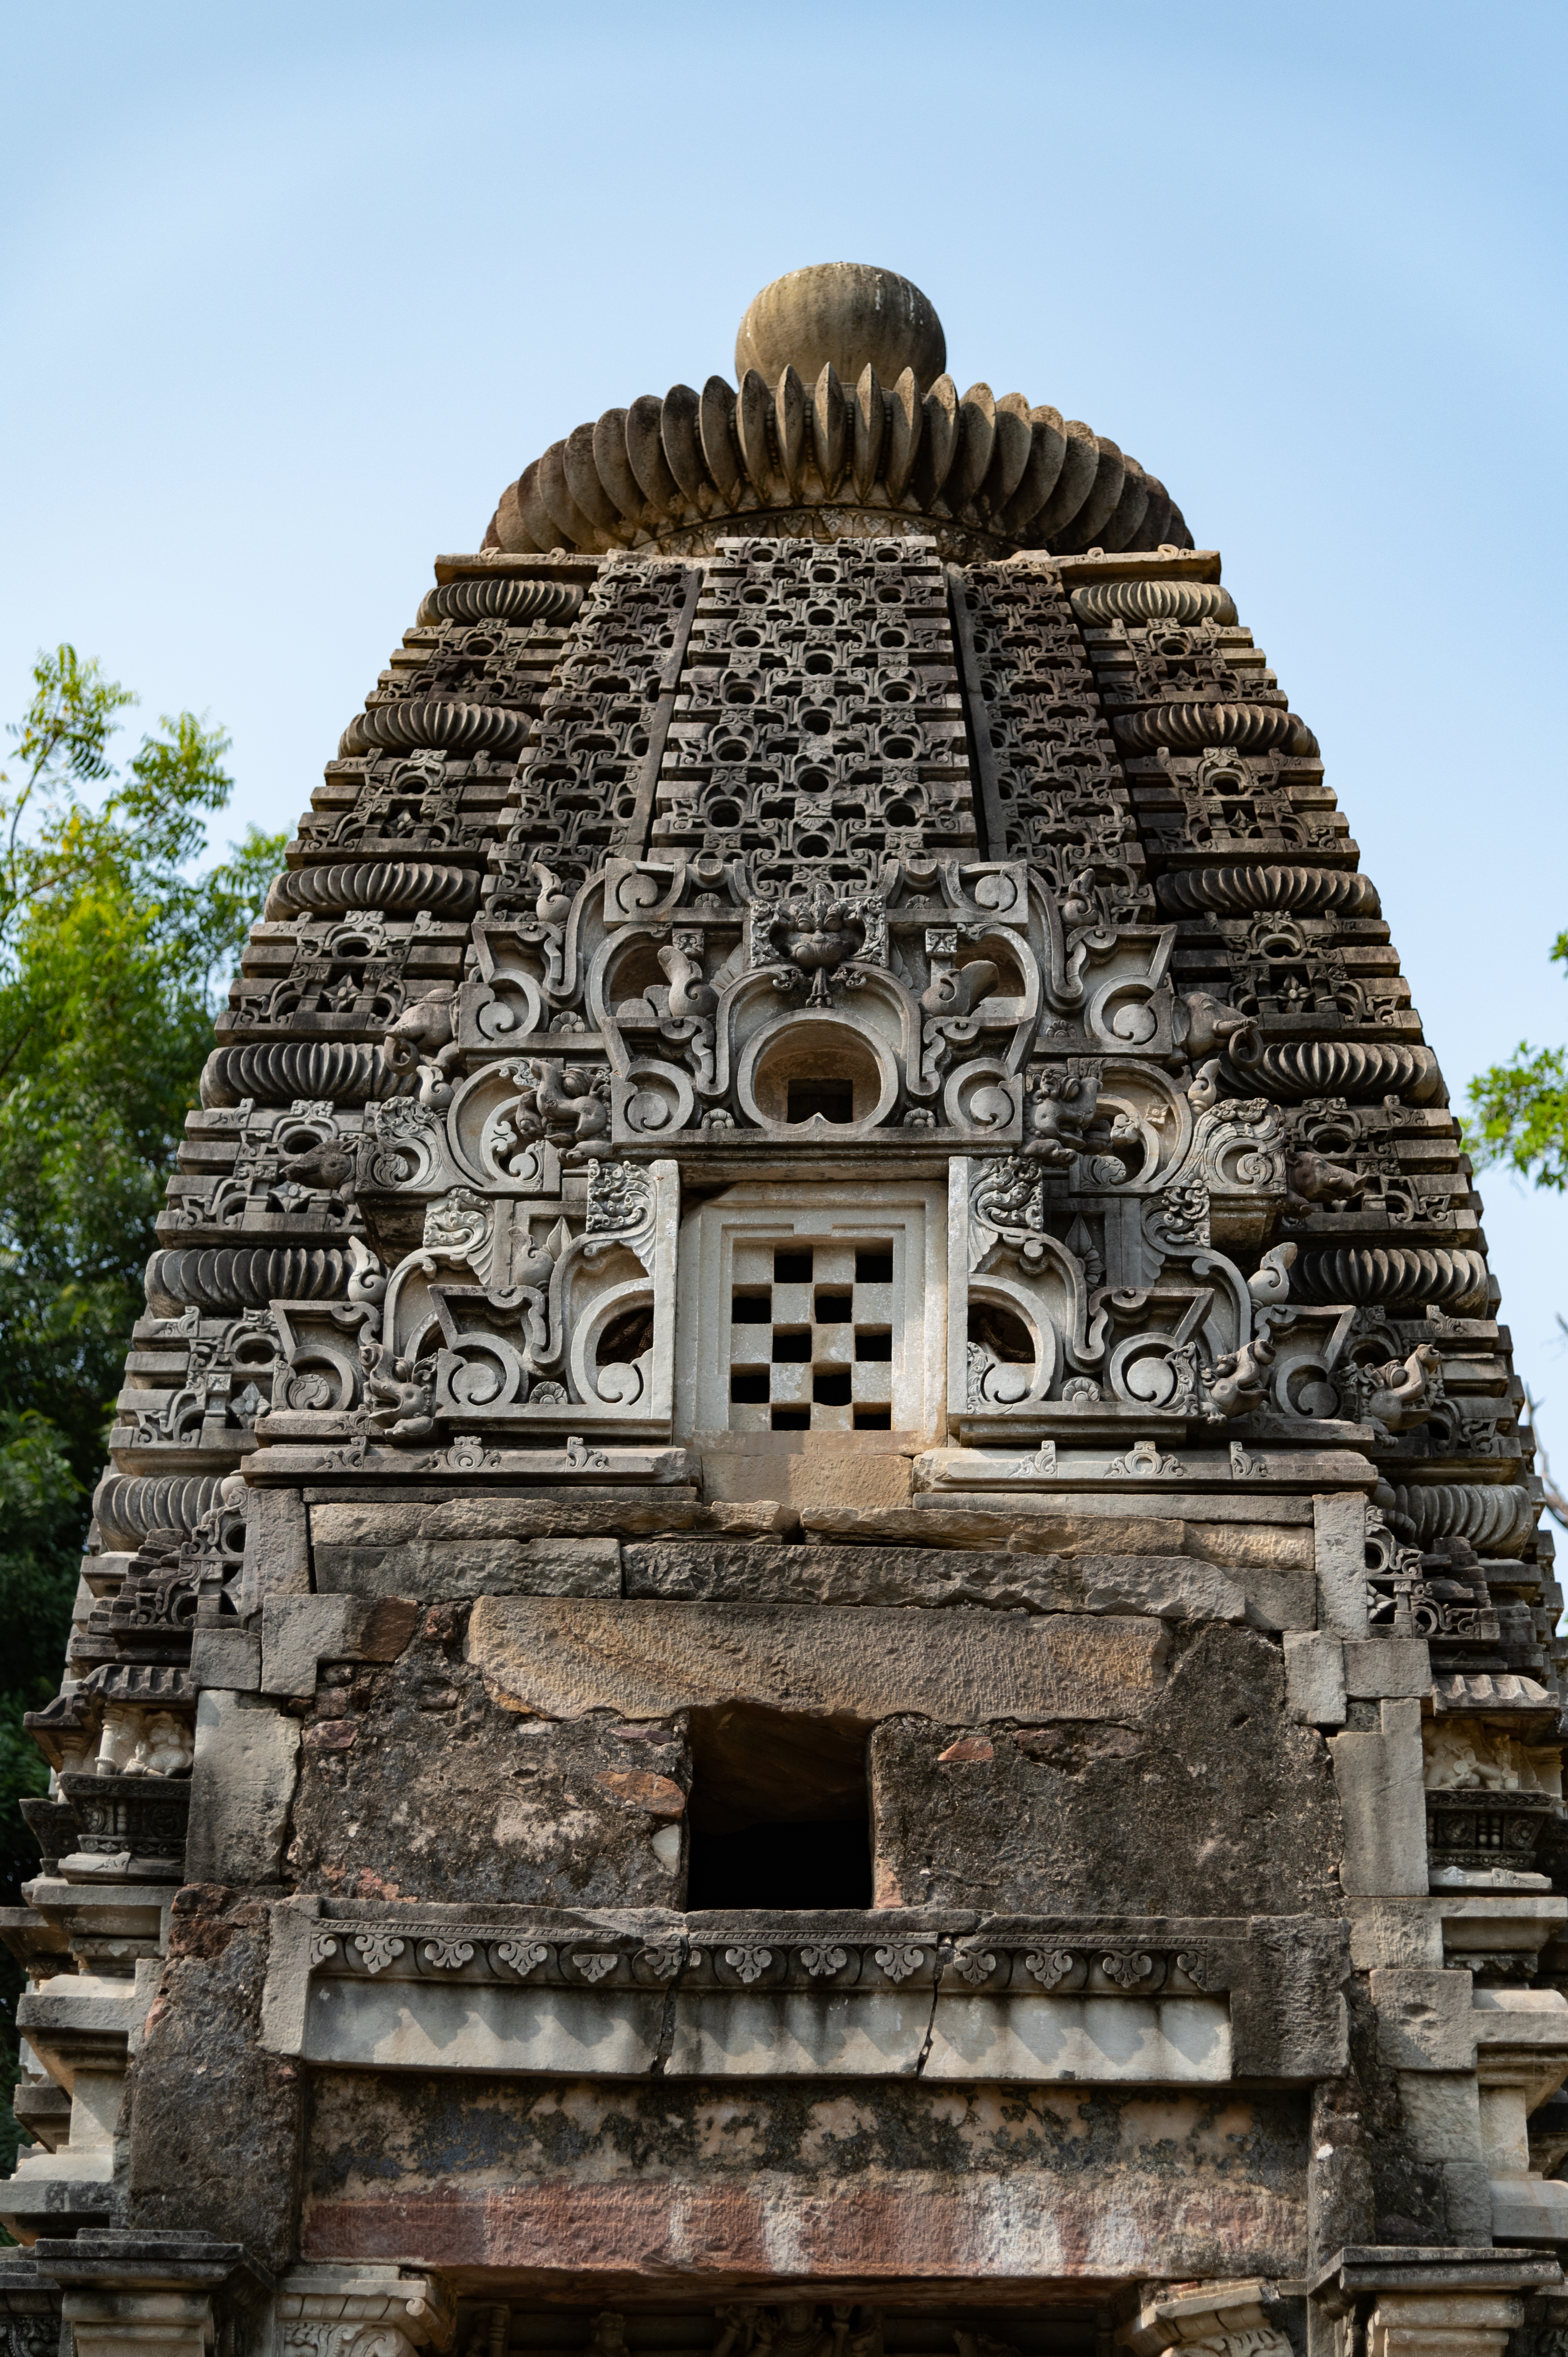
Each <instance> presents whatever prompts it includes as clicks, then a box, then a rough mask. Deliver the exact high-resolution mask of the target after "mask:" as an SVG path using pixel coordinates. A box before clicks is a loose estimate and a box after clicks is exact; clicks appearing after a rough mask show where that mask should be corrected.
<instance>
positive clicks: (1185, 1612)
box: [1083, 1555, 1247, 1620]
mask: <svg viewBox="0 0 1568 2357" xmlns="http://www.w3.org/2000/svg"><path fill="white" fill-rule="evenodd" d="M1083 1608H1084V1610H1085V1611H1086V1612H1149V1613H1153V1614H1155V1616H1156V1617H1157V1618H1158V1619H1160V1620H1242V1619H1244V1618H1245V1615H1246V1610H1247V1598H1246V1595H1245V1593H1244V1591H1243V1590H1242V1588H1241V1587H1240V1584H1239V1583H1238V1582H1237V1581H1236V1580H1234V1579H1230V1578H1228V1577H1226V1575H1225V1574H1224V1573H1223V1572H1221V1571H1219V1570H1217V1569H1214V1568H1211V1567H1210V1566H1208V1565H1207V1564H1201V1563H1195V1562H1194V1561H1193V1560H1192V1559H1191V1558H1190V1557H1188V1556H1186V1555H1124V1556H1120V1557H1113V1558H1112V1559H1110V1560H1106V1559H1104V1558H1094V1559H1091V1560H1088V1561H1086V1562H1085V1563H1084V1566H1083Z"/></svg>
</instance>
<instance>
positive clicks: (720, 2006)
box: [304, 1979, 1231, 2086]
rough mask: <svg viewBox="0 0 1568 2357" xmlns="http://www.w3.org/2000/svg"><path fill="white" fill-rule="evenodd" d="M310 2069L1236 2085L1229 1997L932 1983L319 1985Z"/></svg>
mask: <svg viewBox="0 0 1568 2357" xmlns="http://www.w3.org/2000/svg"><path fill="white" fill-rule="evenodd" d="M304 2054H305V2059H306V2061H309V2062H314V2063H317V2064H322V2065H337V2066H339V2067H347V2068H349V2069H365V2070H381V2071H399V2070H401V2071H421V2072H426V2071H472V2072H518V2073H521V2074H526V2075H530V2076H537V2075H548V2076H552V2077H556V2076H561V2077H568V2078H640V2077H644V2076H646V2075H648V2074H650V2073H651V2072H654V2071H655V2070H656V2069H657V2070H658V2071H659V2072H660V2075H661V2076H663V2077H665V2078H671V2079H675V2078H695V2079H722V2078H752V2079H764V2078H766V2079H781V2078H853V2079H876V2078H914V2077H920V2078H925V2079H935V2080H955V2081H960V2082H971V2081H974V2080H983V2081H987V2082H991V2081H997V2082H1006V2081H1029V2082H1034V2083H1059V2082H1064V2081H1088V2082H1092V2083H1120V2084H1128V2083H1131V2084H1136V2085H1155V2086H1170V2085H1197V2086H1213V2085H1218V2084H1224V2083H1227V2082H1228V2081H1229V2080H1230V2075H1231V2040H1230V2007H1229V2006H1228V2004H1227V2002H1226V2000H1225V1999H1224V1998H1223V1997H1208V1996H1171V1997H1133V1998H1126V1997H1121V1996H1024V1995H1021V1994H1017V1993H1009V1994H1006V1995H1004V1996H981V1995H970V1994H967V1993H966V1994H964V1995H963V1996H958V1995H948V1994H947V1993H946V1992H942V1993H939V1994H933V1992H932V1991H931V1990H929V1988H926V1989H921V1988H908V1989H892V1990H880V1989H878V1990H865V1991H854V1992H849V1991H836V1990H823V1991H821V1992H817V1991H808V1990H787V1991H781V1992H779V1993H774V1992H771V1991H766V1992H750V1991H746V1990H729V1989H725V1990H706V1991H700V1992H698V1991H687V1990H679V1991H677V1992H676V1993H675V1994H674V1995H673V1996H671V1997H670V1998H668V1999H666V1998H665V1997H664V1996H660V1995H659V1994H657V1993H655V1992H653V1991H641V1990H637V1991H633V1990H628V1989H619V1990H617V1991H616V1992H615V1993H614V1994H613V1995H611V1996H599V1995H597V1994H596V1993H595V1992H593V1991H592V1990H588V1989H571V1988H558V1987H546V1988H540V1989H531V1988H527V1987H518V1988H510V1989H508V1988H501V1987H499V1986H494V1985H491V1986H446V1987H439V1986H435V1985H434V1984H432V1983H429V1982H414V1981H406V1980H405V1981H392V1980H377V1981H374V1982H364V1981H352V1980H327V1979H323V1980H317V1982H316V1983H315V1984H314V1986H313V1987H312V1989H311V1993H310V2000H309V2005H308V2008H307V2011H306V2034H305V2047H304Z"/></svg>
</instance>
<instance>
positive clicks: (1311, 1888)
mask: <svg viewBox="0 0 1568 2357" xmlns="http://www.w3.org/2000/svg"><path fill="white" fill-rule="evenodd" d="M1044 1625H1045V1626H1046V1627H1047V1628H1048V1627H1049V1626H1050V1625H1051V1624H1050V1623H1048V1622H1047V1623H1046V1624H1044ZM1091 1625H1092V1624H1091ZM1101 1625H1104V1624H1101ZM1131 1625H1134V1626H1136V1625H1139V1624H1131ZM1143 1625H1145V1626H1153V1627H1158V1626H1160V1625H1162V1624H1160V1623H1157V1622H1155V1623H1146V1624H1143ZM994 1691H995V1689H994V1687H993V1693H994ZM1019 1715H1020V1716H1021V1715H1022V1714H1019ZM1040 1716H1041V1717H1043V1718H1045V1719H1046V1720H1047V1721H1049V1720H1052V1719H1054V1720H1057V1721H1058V1724H1054V1725H1053V1724H1049V1723H1047V1724H1044V1725H1039V1724H1036V1726H1035V1727H1032V1728H1024V1729H1019V1730H1015V1729H1013V1728H1010V1727H1006V1726H1005V1725H1001V1724H998V1723H997V1721H998V1719H999V1718H1000V1717H1001V1714H1000V1712H990V1711H987V1712H976V1713H975V1714H974V1718H973V1719H972V1720H971V1722H970V1725H971V1726H972V1725H973V1724H974V1723H975V1721H976V1720H979V1721H982V1722H983V1723H984V1724H986V1725H987V1726H988V1727H990V1729H991V1731H992V1743H993V1758H992V1759H991V1760H988V1761H978V1762H973V1763H961V1764H956V1765H953V1766H951V1767H943V1766H941V1765H940V1764H939V1754H940V1752H942V1751H943V1750H944V1749H946V1748H947V1746H948V1745H949V1744H950V1742H951V1740H952V1739H953V1737H954V1736H955V1734H958V1733H961V1732H962V1731H964V1730H963V1729H962V1728H961V1727H958V1726H956V1725H955V1724H954V1723H953V1722H952V1721H948V1722H946V1723H943V1722H940V1721H937V1722H935V1723H929V1722H923V1721H921V1720H919V1719H916V1718H911V1717H896V1718H893V1719H891V1720H890V1721H889V1722H888V1723H887V1724H886V1725H884V1726H881V1727H878V1728H877V1730H876V1732H875V1735H874V1736H873V1738H872V1746H871V1762H872V1791H873V1803H874V1831H875V1877H876V1883H875V1889H876V1903H877V1904H878V1905H879V1906H890V1907H896V1906H911V1905H931V1906H980V1907H986V1908H995V1907H1006V1908H1009V1909H1015V1910H1031V1911H1040V1912H1053V1913H1054V1912H1079V1911H1082V1912H1090V1913H1100V1914H1115V1913H1126V1914H1148V1915H1159V1914H1192V1915H1212V1914H1220V1913H1235V1914H1255V1913H1257V1912H1259V1911H1260V1910H1273V1909H1277V1910H1278V1911H1279V1912H1280V1913H1281V1914H1299V1913H1328V1912H1331V1911H1332V1910H1334V1909H1335V1908H1336V1907H1337V1892H1336V1890H1335V1886H1334V1879H1333V1877H1334V1867H1335V1865H1336V1863H1337V1857H1338V1847H1339V1827H1338V1813H1337V1807H1336V1804H1335V1799H1334V1792H1333V1786H1332V1782H1331V1779H1330V1776H1329V1772H1328V1761H1327V1757H1326V1752H1325V1749H1324V1746H1323V1743H1322V1741H1321V1739H1320V1738H1318V1737H1317V1736H1316V1735H1315V1734H1313V1733H1311V1732H1309V1731H1308V1730H1307V1729H1305V1728H1302V1727H1295V1726H1294V1725H1293V1724H1292V1723H1291V1722H1290V1720H1289V1719H1288V1718H1287V1717H1286V1716H1285V1714H1284V1711H1283V1674H1282V1672H1281V1667H1280V1663H1279V1657H1278V1654H1277V1653H1276V1652H1274V1650H1273V1647H1272V1646H1271V1645H1270V1644H1269V1642H1268V1641H1267V1640H1266V1639H1264V1638H1262V1637H1260V1636H1258V1635H1256V1634H1255V1633H1253V1632H1252V1631H1250V1630H1244V1629H1225V1628H1218V1627H1214V1626H1209V1627H1206V1628H1204V1629H1203V1630H1202V1631H1200V1632H1199V1633H1198V1634H1197V1637H1196V1639H1195V1640H1194V1641H1193V1642H1192V1643H1191V1645H1190V1646H1189V1647H1188V1648H1187V1650H1186V1651H1185V1652H1183V1653H1182V1654H1181V1656H1180V1657H1179V1659H1178V1661H1177V1662H1176V1665H1175V1667H1174V1669H1173V1670H1172V1672H1171V1673H1170V1674H1169V1676H1168V1678H1167V1679H1166V1680H1165V1682H1164V1683H1163V1684H1162V1685H1161V1686H1160V1688H1159V1689H1158V1691H1157V1692H1155V1693H1152V1694H1151V1695H1149V1696H1148V1697H1147V1700H1146V1703H1145V1705H1144V1707H1143V1708H1141V1709H1139V1710H1138V1711H1137V1712H1136V1713H1133V1712H1131V1711H1129V1710H1127V1709H1125V1708H1122V1709H1119V1710H1106V1711H1104V1712H1102V1713H1101V1714H1100V1715H1099V1716H1100V1717H1101V1721H1102V1723H1101V1724H1092V1723H1090V1721H1089V1714H1088V1713H1087V1712H1085V1711H1084V1710H1082V1709H1080V1708H1076V1707H1074V1706H1071V1705H1063V1706H1060V1707H1059V1708H1058V1709H1055V1710H1052V1711H1048V1712H1045V1713H1042V1714H1040ZM1195 1790H1197V1791H1200V1792H1202V1793H1203V1794H1204V1795H1205V1803H1204V1806H1203V1808H1202V1809H1201V1810H1198V1809H1196V1808H1195V1807H1194V1805H1193V1794H1194V1792H1195Z"/></svg>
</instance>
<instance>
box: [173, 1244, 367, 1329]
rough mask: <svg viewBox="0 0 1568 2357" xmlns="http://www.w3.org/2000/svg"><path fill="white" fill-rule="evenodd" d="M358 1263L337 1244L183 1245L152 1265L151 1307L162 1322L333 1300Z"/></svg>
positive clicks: (341, 1290)
mask: <svg viewBox="0 0 1568 2357" xmlns="http://www.w3.org/2000/svg"><path fill="white" fill-rule="evenodd" d="M352 1265H353V1264H352V1262H351V1260H350V1258H349V1254H347V1253H346V1252H341V1251H339V1250H338V1247H337V1246H336V1245H323V1246H319V1247H317V1248H316V1249H311V1248H308V1247H306V1246H305V1245H295V1246H292V1247H289V1246H282V1247H279V1248H277V1249H276V1250H268V1249H266V1248H265V1247H263V1246H257V1247H255V1248H254V1249H252V1250H251V1251H244V1250H242V1249H241V1248H239V1247H236V1246H234V1245H230V1244H222V1245H215V1246H213V1247H212V1248H211V1249H209V1250H207V1251H201V1250H199V1249H197V1248H196V1247H194V1246H182V1247H179V1248H177V1250H175V1251H172V1252H156V1253H155V1254H153V1256H152V1258H151V1260H150V1261H149V1262H148V1263H147V1306H148V1308H151V1309H153V1310H154V1311H156V1314H157V1315H158V1316H159V1317H160V1318H177V1317H178V1316H179V1315H180V1312H181V1311H182V1310H183V1309H185V1308H188V1307H189V1306H190V1305H191V1304H192V1303H194V1304H195V1306H196V1308H199V1309H209V1310H215V1311H219V1312H221V1311H223V1310H228V1309H262V1308H265V1307H266V1304H267V1303H268V1302H269V1301H327V1300H330V1299H331V1298H332V1297H334V1296H335V1295H337V1294H339V1293H341V1292H343V1290H344V1288H345V1287H346V1286H347V1284H348V1281H349V1270H350V1268H351V1267H352Z"/></svg>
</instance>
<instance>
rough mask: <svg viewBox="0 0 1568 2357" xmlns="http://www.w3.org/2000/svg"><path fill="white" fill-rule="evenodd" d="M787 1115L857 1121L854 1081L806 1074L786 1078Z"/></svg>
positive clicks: (787, 1117) (796, 1118)
mask: <svg viewBox="0 0 1568 2357" xmlns="http://www.w3.org/2000/svg"><path fill="white" fill-rule="evenodd" d="M784 1118H785V1120H786V1121H814V1120H821V1121H840V1122H851V1121H853V1120H854V1082H853V1081H821V1080H807V1079H806V1078H805V1077H804V1076H803V1075H801V1076H798V1077H797V1078H795V1079H792V1080H789V1081H786V1082H785V1083H784Z"/></svg>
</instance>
